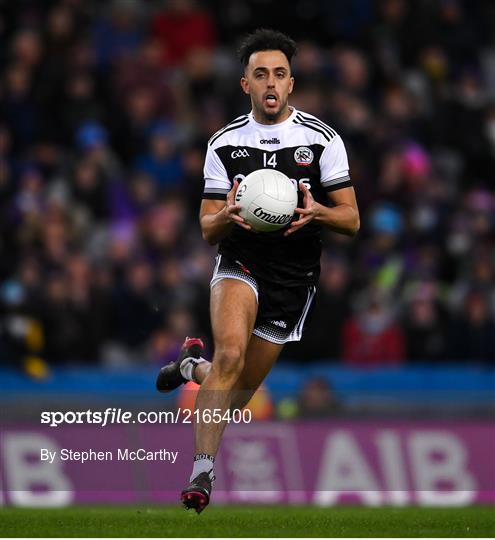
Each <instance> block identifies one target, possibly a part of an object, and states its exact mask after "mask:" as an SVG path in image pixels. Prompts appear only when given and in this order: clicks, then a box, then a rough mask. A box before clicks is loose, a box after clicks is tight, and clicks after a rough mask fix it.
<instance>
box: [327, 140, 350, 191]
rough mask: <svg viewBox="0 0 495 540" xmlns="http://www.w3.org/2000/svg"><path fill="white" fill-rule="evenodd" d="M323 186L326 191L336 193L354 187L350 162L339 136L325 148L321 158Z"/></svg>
mask: <svg viewBox="0 0 495 540" xmlns="http://www.w3.org/2000/svg"><path fill="white" fill-rule="evenodd" d="M320 171H321V179H320V181H321V185H322V186H323V187H324V188H325V191H336V190H337V189H342V188H345V187H350V186H352V182H351V177H350V176H349V162H348V160H347V152H346V150H345V146H344V143H343V141H342V139H341V137H340V136H339V135H337V136H335V137H334V138H333V139H332V140H331V141H330V142H329V143H328V145H327V146H326V147H325V150H323V153H322V154H321V157H320Z"/></svg>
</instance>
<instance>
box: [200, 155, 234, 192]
mask: <svg viewBox="0 0 495 540" xmlns="http://www.w3.org/2000/svg"><path fill="white" fill-rule="evenodd" d="M203 174H204V179H205V186H204V190H203V199H217V200H220V201H225V199H226V198H227V193H228V192H229V191H230V190H231V188H232V185H231V182H230V180H229V177H228V175H227V171H226V169H225V166H224V164H223V163H222V161H221V159H220V158H219V156H218V154H217V153H216V151H215V150H214V149H213V148H212V147H211V146H210V145H208V149H207V151H206V158H205V166H204V169H203Z"/></svg>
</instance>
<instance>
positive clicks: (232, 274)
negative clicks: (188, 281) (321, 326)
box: [210, 254, 316, 345]
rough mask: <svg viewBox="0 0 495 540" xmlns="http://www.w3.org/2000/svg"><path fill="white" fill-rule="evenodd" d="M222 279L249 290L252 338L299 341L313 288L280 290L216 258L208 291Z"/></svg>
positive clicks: (229, 261) (237, 265)
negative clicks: (253, 311) (252, 302)
mask: <svg viewBox="0 0 495 540" xmlns="http://www.w3.org/2000/svg"><path fill="white" fill-rule="evenodd" d="M226 278H229V279H239V280H241V281H244V282H245V283H247V284H248V285H249V286H250V287H251V288H252V289H253V291H254V294H255V295H256V300H257V302H258V314H257V317H256V322H255V325H254V330H253V334H254V335H255V336H258V337H261V338H263V339H266V340H267V341H271V342H272V343H277V344H280V345H282V344H284V343H287V342H288V341H299V340H300V339H301V337H302V333H303V330H304V326H305V324H306V323H307V321H308V320H309V316H310V314H311V311H312V308H313V304H314V297H315V294H316V287H315V286H314V285H300V286H297V287H285V286H284V287H281V286H280V285H277V284H276V283H272V282H266V281H264V280H262V279H259V277H256V276H255V275H253V273H252V272H251V271H250V270H249V268H246V267H245V266H244V265H243V264H242V263H241V262H240V261H234V260H232V259H229V258H228V257H226V256H225V255H220V254H219V255H217V257H216V264H215V269H214V270H213V277H212V279H211V283H210V287H214V286H215V285H216V284H217V283H218V282H220V281H222V279H226Z"/></svg>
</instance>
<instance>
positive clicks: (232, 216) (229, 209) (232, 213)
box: [224, 180, 252, 231]
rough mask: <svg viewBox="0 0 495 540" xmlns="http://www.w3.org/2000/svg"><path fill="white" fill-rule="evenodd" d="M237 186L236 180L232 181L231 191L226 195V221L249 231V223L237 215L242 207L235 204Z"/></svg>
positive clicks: (250, 228)
mask: <svg viewBox="0 0 495 540" xmlns="http://www.w3.org/2000/svg"><path fill="white" fill-rule="evenodd" d="M238 185H239V182H238V180H234V185H233V186H232V189H231V190H230V191H229V192H228V193H227V204H226V206H225V210H224V211H225V215H226V217H227V220H228V221H231V222H233V223H235V224H236V225H239V227H242V228H243V229H246V231H251V230H252V227H251V225H249V223H246V222H245V221H244V219H243V218H242V217H241V216H240V215H239V212H240V211H241V210H242V206H241V205H239V204H236V203H235V193H236V191H237V186H238Z"/></svg>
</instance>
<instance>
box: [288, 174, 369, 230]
mask: <svg viewBox="0 0 495 540" xmlns="http://www.w3.org/2000/svg"><path fill="white" fill-rule="evenodd" d="M299 187H300V188H301V191H302V192H303V194H304V198H303V208H296V213H297V214H299V218H298V219H297V220H296V221H293V222H292V223H291V225H290V227H289V228H288V229H287V231H286V232H285V235H286V236H287V235H289V234H292V233H293V232H295V231H297V230H298V229H300V228H301V227H304V225H306V224H307V223H309V222H310V221H312V220H315V221H317V222H318V223H320V224H321V225H323V226H325V227H328V228H329V229H331V230H332V231H335V232H338V233H341V234H346V235H349V236H354V235H355V234H356V233H357V232H358V231H359V226H360V221H359V210H358V206H357V201H356V194H355V193H354V188H353V187H352V186H350V187H345V188H342V189H338V190H336V191H331V192H329V193H328V198H329V200H330V201H331V203H332V204H333V206H332V207H331V208H330V207H327V206H324V205H322V204H319V203H317V202H316V201H315V200H314V199H313V196H312V195H311V191H310V190H309V189H308V187H307V186H306V184H304V182H301V183H300V184H299Z"/></svg>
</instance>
